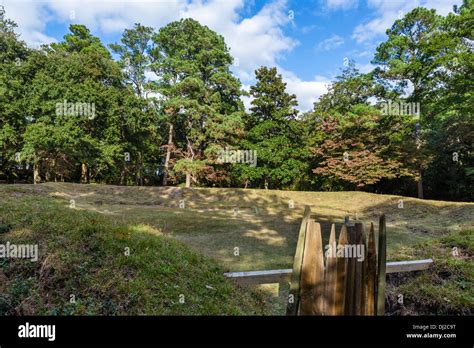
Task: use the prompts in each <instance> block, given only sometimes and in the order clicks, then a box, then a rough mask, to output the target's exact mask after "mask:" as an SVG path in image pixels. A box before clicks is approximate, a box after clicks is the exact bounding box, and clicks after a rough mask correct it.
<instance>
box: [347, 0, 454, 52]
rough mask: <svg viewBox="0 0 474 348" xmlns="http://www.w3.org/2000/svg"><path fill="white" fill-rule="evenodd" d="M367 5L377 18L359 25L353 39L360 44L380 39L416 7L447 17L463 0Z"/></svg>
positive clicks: (371, 0)
mask: <svg viewBox="0 0 474 348" xmlns="http://www.w3.org/2000/svg"><path fill="white" fill-rule="evenodd" d="M367 3H368V4H367V5H368V7H369V8H373V9H374V10H375V13H376V18H374V19H372V20H370V21H368V22H366V23H363V24H360V25H358V26H357V27H356V28H355V29H354V32H353V34H352V37H353V38H354V39H355V40H356V41H357V42H359V43H362V42H368V41H370V40H372V39H376V38H380V36H382V35H383V34H385V32H386V30H387V29H389V28H391V26H392V24H393V22H395V20H396V19H398V18H402V17H403V16H404V15H405V14H406V13H408V12H410V11H411V10H413V9H414V8H415V7H419V6H423V7H426V8H429V9H435V10H436V11H437V13H438V14H441V15H447V14H448V13H449V12H452V9H453V5H455V4H457V5H460V4H461V3H462V1H461V0H412V1H405V0H390V1H385V0H368V1H367Z"/></svg>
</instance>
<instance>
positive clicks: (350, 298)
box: [344, 225, 357, 315]
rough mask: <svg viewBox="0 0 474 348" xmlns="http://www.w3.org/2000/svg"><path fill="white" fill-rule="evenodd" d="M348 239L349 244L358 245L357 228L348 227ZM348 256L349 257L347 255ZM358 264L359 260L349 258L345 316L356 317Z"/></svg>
mask: <svg viewBox="0 0 474 348" xmlns="http://www.w3.org/2000/svg"><path fill="white" fill-rule="evenodd" d="M347 238H348V244H349V245H350V246H353V245H355V244H356V227H355V225H353V226H350V225H349V226H347ZM346 256H348V255H346ZM356 262H357V260H356V259H355V258H354V257H348V258H347V270H346V284H345V287H346V290H345V295H346V297H345V303H344V314H345V315H354V309H355V306H354V298H355V296H354V295H355V282H356V280H355V272H356Z"/></svg>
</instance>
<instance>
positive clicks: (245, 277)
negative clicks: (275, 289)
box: [224, 243, 433, 285]
mask: <svg viewBox="0 0 474 348" xmlns="http://www.w3.org/2000/svg"><path fill="white" fill-rule="evenodd" d="M374 244H375V243H374ZM432 263H433V260H432V259H426V260H415V261H396V262H387V268H386V273H387V274H389V273H400V272H413V271H423V270H426V269H428V268H429V267H430V265H431V264H432ZM292 273H293V270H292V269H291V268H288V269H275V270H268V271H250V272H228V273H224V275H225V276H226V277H228V278H230V279H233V280H235V281H237V282H238V283H239V284H242V285H258V284H274V283H286V282H289V281H290V279H291V274H292ZM374 280H375V277H374Z"/></svg>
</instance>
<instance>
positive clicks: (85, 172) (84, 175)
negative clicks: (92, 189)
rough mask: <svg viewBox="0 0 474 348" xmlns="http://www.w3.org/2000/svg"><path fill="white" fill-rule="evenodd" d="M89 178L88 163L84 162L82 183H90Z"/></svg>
mask: <svg viewBox="0 0 474 348" xmlns="http://www.w3.org/2000/svg"><path fill="white" fill-rule="evenodd" d="M88 181H89V178H88V174H87V164H86V163H85V162H82V167H81V184H88Z"/></svg>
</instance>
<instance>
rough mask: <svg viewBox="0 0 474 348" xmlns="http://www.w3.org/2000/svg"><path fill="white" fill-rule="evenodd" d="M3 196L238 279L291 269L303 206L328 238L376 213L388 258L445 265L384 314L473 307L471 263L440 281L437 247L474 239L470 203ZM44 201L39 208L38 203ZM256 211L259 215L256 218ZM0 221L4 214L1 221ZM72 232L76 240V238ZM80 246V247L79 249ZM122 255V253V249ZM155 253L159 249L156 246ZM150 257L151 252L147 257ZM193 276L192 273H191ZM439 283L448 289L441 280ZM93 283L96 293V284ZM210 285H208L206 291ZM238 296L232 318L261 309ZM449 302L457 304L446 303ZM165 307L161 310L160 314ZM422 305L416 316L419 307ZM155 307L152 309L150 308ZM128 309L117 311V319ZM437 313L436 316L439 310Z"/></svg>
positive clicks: (209, 193) (257, 193) (338, 196)
mask: <svg viewBox="0 0 474 348" xmlns="http://www.w3.org/2000/svg"><path fill="white" fill-rule="evenodd" d="M2 196H3V198H5V197H8V198H9V199H10V200H11V199H12V198H13V199H15V200H18V199H21V200H23V199H26V200H30V199H31V200H32V201H36V200H38V199H40V197H44V198H46V197H50V198H49V200H48V202H50V201H51V198H55V201H56V202H57V203H55V204H58V205H59V206H61V207H62V210H66V211H68V210H69V211H73V212H74V214H77V213H79V212H81V214H85V211H95V212H98V213H100V214H95V215H94V216H95V218H99V217H100V216H102V217H103V219H104V220H107V221H109V222H108V223H109V224H110V223H112V222H111V221H113V224H114V225H122V226H128V227H122V228H125V229H126V230H127V231H128V232H127V236H128V237H130V236H133V238H136V235H140V236H147V237H146V238H145V237H143V238H145V239H144V241H143V244H142V245H143V248H145V249H146V247H147V246H148V247H149V246H150V244H149V243H150V240H151V239H153V240H155V237H153V238H152V237H150V235H153V236H155V235H160V234H162V235H165V236H166V237H169V236H171V237H173V239H178V240H180V241H182V242H184V243H186V244H188V245H190V246H191V247H193V248H194V249H196V250H199V251H200V252H203V253H204V254H206V255H208V256H211V257H212V258H214V259H216V260H217V261H218V262H219V263H220V264H221V265H223V266H224V268H225V269H226V270H234V271H237V270H253V269H274V268H290V267H291V265H292V261H293V256H294V250H295V245H296V236H297V230H298V227H299V223H300V219H301V215H302V210H303V207H304V205H305V204H307V205H310V206H311V208H312V210H313V212H314V217H315V218H316V219H317V220H318V221H321V222H323V231H326V232H327V231H328V229H329V222H330V221H336V222H340V221H341V220H342V218H343V217H344V216H345V215H351V216H352V217H354V216H355V215H356V214H357V217H358V218H359V219H360V220H362V221H364V222H369V221H374V222H375V221H376V220H377V216H378V214H380V213H385V214H387V220H388V223H387V225H388V250H389V259H391V260H402V259H419V258H425V257H435V260H445V261H443V262H441V263H439V262H438V261H436V263H435V265H436V267H435V268H433V270H431V271H429V272H423V273H420V274H413V273H411V274H410V275H407V276H403V277H402V278H399V279H392V281H391V284H392V285H391V286H390V287H389V289H388V294H389V306H388V307H389V312H390V313H395V314H397V313H398V314H401V313H407V314H408V313H409V314H413V313H417V312H419V313H424V312H426V313H429V310H430V308H431V313H432V312H433V309H432V308H433V306H434V307H436V308H437V307H439V308H440V309H439V312H440V313H466V310H463V309H462V308H466V306H467V308H469V304H471V307H472V292H470V293H469V292H466V291H465V289H463V288H462V287H463V286H465V284H471V285H472V278H473V275H472V268H469V267H470V266H469V265H472V260H471V259H470V258H467V259H466V260H461V261H460V262H461V264H462V265H463V266H460V267H461V268H462V271H460V272H461V273H459V272H457V271H454V272H453V271H449V272H448V273H452V274H453V276H452V277H451V278H449V277H448V278H446V277H445V275H446V274H447V273H446V271H445V270H444V269H443V268H441V270H440V269H439V268H438V266H440V267H444V266H446V265H447V266H448V267H451V266H453V265H456V262H458V261H456V260H454V261H453V260H450V259H447V258H446V257H443V255H445V254H446V253H445V254H441V256H440V254H439V253H438V252H439V250H445V251H446V250H447V249H446V247H439V248H437V247H436V248H435V247H434V246H437V245H440V243H444V240H445V239H443V238H448V239H449V238H457V237H456V236H460V235H463V234H462V233H464V234H466V233H467V231H471V232H470V233H471V234H472V231H473V230H474V227H473V221H472V216H474V204H472V203H451V202H437V201H427V200H423V201H421V200H418V199H412V198H406V197H399V196H390V195H374V194H369V193H363V192H286V191H263V190H235V189H192V190H186V189H181V188H172V187H168V188H158V187H156V188H154V187H119V186H103V185H75V184H52V183H50V184H45V185H38V186H36V187H34V186H31V185H14V186H0V199H1V198H2ZM71 199H73V200H74V201H75V203H76V209H75V210H72V209H69V208H67V207H68V206H69V203H70V200H71ZM290 199H292V200H293V201H294V204H295V208H294V209H289V208H288V200H290ZM400 199H403V201H404V207H403V209H400V208H398V205H399V200H400ZM180 200H184V202H185V208H184V209H179V207H178V204H179V201H180ZM41 201H42V202H43V199H42V198H41ZM12 204H16V203H12ZM51 204H52V203H51ZM255 207H257V211H256V210H255ZM234 208H238V213H237V214H235V215H234V211H233V209H234ZM0 209H2V208H0ZM30 210H31V209H30ZM1 214H2V213H1V212H0V216H1ZM18 216H20V215H18ZM18 216H17V218H18ZM71 216H75V215H71ZM110 218H111V219H110ZM75 219H76V218H74V219H73V221H71V223H73V222H74V220H75ZM463 231H464V232H463ZM74 233H75V234H77V231H76V232H74ZM119 235H120V234H119ZM468 235H469V234H468ZM79 236H80V235H79ZM71 238H74V236H71ZM78 238H83V237H78ZM116 238H117V236H112V237H111V241H110V242H111V243H112V242H113V243H118V241H114V240H115V239H116ZM161 238H164V237H161ZM165 240H166V241H167V242H168V243H171V242H172V241H171V240H170V239H169V238H166V239H165ZM77 243H78V246H80V240H78V241H77ZM122 247H123V244H121V246H120V247H119V248H118V249H120V248H122ZM235 247H239V251H240V255H239V256H235V255H234V248H235ZM122 249H123V248H122ZM153 249H155V248H154V247H153V248H152V250H153ZM422 251H423V252H422ZM150 253H153V252H152V251H150ZM435 254H436V255H435ZM169 256H170V257H172V256H173V255H169ZM175 261H176V260H174V261H173V262H175ZM147 262H149V260H147V261H145V260H143V264H142V265H136V268H135V270H141V271H142V272H143V274H142V276H143V277H144V278H148V277H147V274H148V272H152V273H153V272H156V268H159V267H160V265H161V264H160V265H153V266H152V267H148V268H147V265H146V263H147ZM207 262H208V261H207ZM463 262H464V263H463ZM443 265H444V266H443ZM195 267H197V266H196V265H195ZM454 267H457V266H454ZM117 269H120V270H122V266H120V267H116V268H115V270H117ZM122 271H123V270H122ZM438 273H440V274H441V276H440V275H439V274H438ZM111 274H114V272H111ZM0 276H1V275H0ZM109 276H110V275H104V276H103V278H102V279H104V284H107V282H106V280H107V279H108V277H109ZM440 277H441V278H442V279H444V280H442V281H441V280H440ZM443 277H445V278H443ZM94 281H95V280H94ZM150 282H151V284H150V285H149V287H148V286H147V285H146V286H143V285H142V286H141V287H139V289H141V291H143V292H144V293H147V291H148V289H150V288H151V289H153V286H156V284H155V285H153V279H150ZM90 284H92V285H94V284H93V282H92V281H91V283H90ZM206 284H208V283H207V282H206ZM453 284H454V285H453ZM213 286H214V285H213ZM404 286H405V287H404ZM204 287H205V285H204ZM265 287H266V288H267V290H273V291H274V290H275V289H272V287H273V286H272V285H269V286H265ZM460 287H461V288H460ZM113 288H115V287H113ZM206 289H207V288H206ZM208 290H209V289H208ZM203 291H205V290H203ZM229 291H230V290H229ZM456 291H461V293H458V294H456ZM181 292H182V291H181ZM181 292H179V291H176V292H173V294H172V295H170V296H168V297H166V298H168V299H169V298H171V299H172V300H170V301H171V302H170V303H171V306H172V309H167V310H164V313H180V312H179V310H180V309H183V308H184V307H179V306H177V305H176V304H175V303H174V302H175V301H176V300H175V298H176V296H179V293H181ZM400 292H403V293H406V294H409V295H408V297H407V295H405V305H404V306H403V307H402V306H399V305H398V304H397V303H395V302H393V301H394V299H396V296H397V295H398V294H399V293H400ZM137 293H140V291H137ZM239 296H243V297H244V301H243V302H242V301H241V300H238V301H237V303H243V306H244V307H246V308H245V309H242V308H239V309H237V311H240V312H241V313H243V312H246V311H252V309H250V308H251V307H253V308H255V307H254V306H255V304H256V303H257V307H258V306H260V299H257V297H255V295H253V294H252V295H251V297H246V295H245V294H240V295H239ZM446 296H448V297H447V298H448V300H444V297H446ZM451 297H452V298H453V300H450V299H449V298H451ZM152 302H153V300H152ZM165 302H166V301H165ZM284 302H285V294H284V292H282V296H281V297H280V298H273V299H271V305H272V308H273V310H272V311H273V313H276V314H281V313H283V312H284V307H285V305H284ZM170 303H166V304H165V307H166V306H168V305H170ZM418 304H419V305H420V306H422V307H421V308H418ZM155 305H156V304H153V306H155ZM247 305H248V306H247ZM463 306H464V307H463ZM258 308H261V307H258ZM128 310H129V309H123V312H127V311H128ZM187 310H188V309H186V311H187ZM200 310H202V312H200ZM206 310H207V309H206ZM206 310H205V309H204V308H201V309H199V310H196V311H191V313H206ZM167 311H168V312H167ZM186 311H184V312H186ZM227 312H229V311H227ZM434 312H435V313H436V310H435V311H434ZM186 313H187V312H186ZM211 313H212V312H211Z"/></svg>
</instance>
